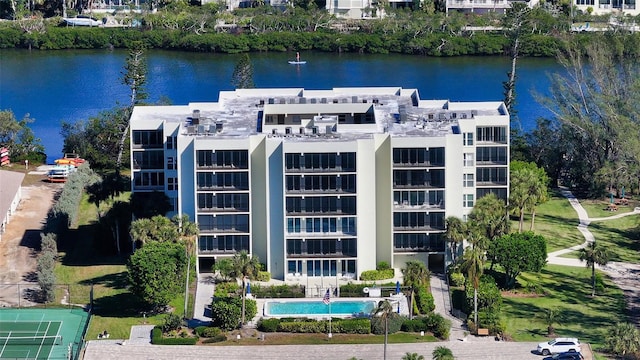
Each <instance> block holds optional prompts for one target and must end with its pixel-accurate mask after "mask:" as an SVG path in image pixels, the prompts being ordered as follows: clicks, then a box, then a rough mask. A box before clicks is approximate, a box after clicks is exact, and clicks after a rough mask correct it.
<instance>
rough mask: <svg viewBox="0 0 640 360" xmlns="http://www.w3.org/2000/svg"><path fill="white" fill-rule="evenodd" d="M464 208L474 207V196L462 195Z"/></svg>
mask: <svg viewBox="0 0 640 360" xmlns="http://www.w3.org/2000/svg"><path fill="white" fill-rule="evenodd" d="M462 206H463V207H466V208H472V207H473V194H463V195H462Z"/></svg>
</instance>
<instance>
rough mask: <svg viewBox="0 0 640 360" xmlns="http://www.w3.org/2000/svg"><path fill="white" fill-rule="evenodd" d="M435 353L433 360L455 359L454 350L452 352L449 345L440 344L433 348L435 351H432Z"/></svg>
mask: <svg viewBox="0 0 640 360" xmlns="http://www.w3.org/2000/svg"><path fill="white" fill-rule="evenodd" d="M431 354H432V355H433V360H453V359H454V358H453V352H451V349H449V348H448V347H445V346H438V347H437V348H435V349H433V353H431Z"/></svg>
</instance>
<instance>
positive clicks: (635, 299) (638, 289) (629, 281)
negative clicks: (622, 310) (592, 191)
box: [547, 188, 640, 326]
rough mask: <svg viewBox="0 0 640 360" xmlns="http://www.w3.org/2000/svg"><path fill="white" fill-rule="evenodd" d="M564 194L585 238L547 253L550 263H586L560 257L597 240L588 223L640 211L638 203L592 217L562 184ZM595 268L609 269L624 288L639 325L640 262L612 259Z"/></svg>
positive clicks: (634, 320)
mask: <svg viewBox="0 0 640 360" xmlns="http://www.w3.org/2000/svg"><path fill="white" fill-rule="evenodd" d="M562 195H563V196H564V197H566V198H567V199H568V200H569V203H570V204H571V206H572V207H573V209H574V210H575V211H576V213H577V214H578V219H579V225H578V230H579V231H580V232H581V233H582V235H583V236H584V239H585V242H584V243H582V244H580V245H576V246H572V247H570V248H568V249H562V250H558V251H554V252H552V253H549V254H548V257H547V262H548V263H549V264H556V265H564V266H575V267H584V266H586V263H585V262H583V261H580V259H577V258H566V257H561V256H562V255H564V254H567V253H570V252H573V251H577V250H580V249H582V248H584V247H585V246H587V245H588V244H590V243H592V242H594V241H595V237H594V236H593V234H592V233H591V231H589V224H591V223H592V222H595V221H607V220H613V219H619V218H621V217H625V216H632V215H638V214H640V207H636V208H634V209H633V211H630V212H626V213H620V214H616V215H612V216H607V217H601V218H590V217H589V215H588V214H587V211H586V210H585V209H584V208H583V207H582V205H581V204H580V202H579V201H578V200H577V199H576V197H575V196H574V195H573V194H572V193H571V191H569V190H567V189H566V188H562ZM596 268H597V269H599V270H602V271H604V272H606V273H607V274H608V275H609V276H610V277H611V278H612V279H613V281H614V282H615V284H616V285H617V286H618V287H620V289H622V291H623V292H624V297H625V300H626V301H625V302H626V306H627V310H628V312H629V314H630V315H629V317H630V318H631V321H633V322H634V323H635V324H636V326H640V264H630V263H624V262H615V261H611V262H609V263H608V264H607V265H605V266H600V265H596Z"/></svg>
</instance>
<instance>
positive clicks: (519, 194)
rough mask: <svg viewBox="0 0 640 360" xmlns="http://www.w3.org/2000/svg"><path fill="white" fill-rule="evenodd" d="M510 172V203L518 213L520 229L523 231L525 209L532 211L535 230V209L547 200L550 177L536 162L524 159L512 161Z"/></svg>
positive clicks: (532, 222)
mask: <svg viewBox="0 0 640 360" xmlns="http://www.w3.org/2000/svg"><path fill="white" fill-rule="evenodd" d="M509 173H510V180H511V181H510V183H509V205H510V207H511V209H512V210H513V211H514V212H516V213H517V214H518V220H519V223H518V231H519V232H522V231H523V227H524V214H525V210H530V211H531V228H530V230H533V224H534V221H535V209H536V207H537V206H538V205H540V204H542V203H543V202H545V201H547V197H548V190H547V186H548V183H549V177H548V176H547V173H546V172H545V171H544V169H541V168H539V167H538V166H537V165H536V164H535V163H533V162H524V161H512V162H511V163H510V164H509Z"/></svg>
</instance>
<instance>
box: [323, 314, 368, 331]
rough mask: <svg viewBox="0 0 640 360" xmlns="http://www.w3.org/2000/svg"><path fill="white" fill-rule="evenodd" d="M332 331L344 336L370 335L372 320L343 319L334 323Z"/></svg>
mask: <svg viewBox="0 0 640 360" xmlns="http://www.w3.org/2000/svg"><path fill="white" fill-rule="evenodd" d="M332 326H333V328H332V331H333V332H336V333H342V334H370V333H371V320H369V319H365V318H360V319H343V320H338V321H335V322H333V324H332Z"/></svg>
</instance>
